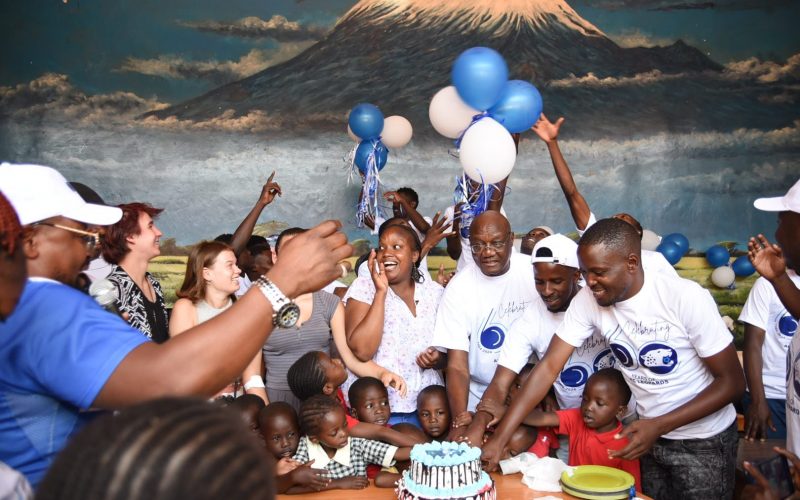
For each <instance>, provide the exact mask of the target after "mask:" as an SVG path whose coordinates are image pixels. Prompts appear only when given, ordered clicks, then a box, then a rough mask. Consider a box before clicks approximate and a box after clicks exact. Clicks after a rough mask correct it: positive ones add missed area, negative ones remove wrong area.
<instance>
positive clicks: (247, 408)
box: [228, 394, 265, 436]
mask: <svg viewBox="0 0 800 500" xmlns="http://www.w3.org/2000/svg"><path fill="white" fill-rule="evenodd" d="M264 406H265V405H264V400H263V399H261V398H260V397H258V396H256V395H255V394H245V395H244V396H240V397H238V398H236V399H234V400H233V401H232V402H231V403H230V404H229V405H228V408H229V409H231V410H233V411H235V412H237V413H238V414H239V415H240V416H241V417H242V420H244V423H245V425H247V428H248V429H250V432H252V433H254V434H256V435H258V436H260V432H259V425H258V412H259V411H260V410H261V409H262V408H264Z"/></svg>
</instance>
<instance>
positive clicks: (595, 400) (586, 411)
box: [523, 368, 641, 491]
mask: <svg viewBox="0 0 800 500" xmlns="http://www.w3.org/2000/svg"><path fill="white" fill-rule="evenodd" d="M630 398H631V390H630V388H629V387H628V384H626V383H625V379H624V378H622V373H620V371H619V370H617V369H615V368H604V369H602V370H598V371H597V372H595V373H594V374H593V375H592V376H591V377H589V380H588V381H587V382H586V387H585V388H584V390H583V400H582V401H581V407H580V409H578V408H573V409H571V410H559V411H555V412H543V411H539V410H534V411H533V412H531V414H530V415H528V416H527V417H526V418H525V420H523V423H525V424H527V425H533V426H539V427H542V426H545V427H546V426H553V427H558V431H557V433H558V434H566V435H568V436H569V465H605V466H607V467H614V468H616V469H621V470H624V471H626V472H628V473H630V474H631V475H632V476H633V478H634V479H635V480H636V489H637V490H639V491H641V478H640V475H639V461H638V460H623V459H621V458H611V457H610V456H609V453H610V452H611V451H616V450H621V449H622V448H624V447H625V446H627V444H628V440H627V439H626V438H621V439H617V438H616V436H617V435H618V434H620V433H621V432H622V423H621V422H620V421H619V419H620V418H622V416H623V415H624V414H625V411H626V409H627V402H628V401H629V400H630Z"/></svg>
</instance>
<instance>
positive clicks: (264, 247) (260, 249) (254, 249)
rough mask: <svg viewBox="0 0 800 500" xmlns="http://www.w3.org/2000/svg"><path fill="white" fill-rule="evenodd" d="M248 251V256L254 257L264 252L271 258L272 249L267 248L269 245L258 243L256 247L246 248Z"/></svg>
mask: <svg viewBox="0 0 800 500" xmlns="http://www.w3.org/2000/svg"><path fill="white" fill-rule="evenodd" d="M247 249H248V250H249V251H250V254H251V255H252V256H253V257H255V256H256V255H259V254H262V253H264V252H269V253H270V257H272V247H271V246H269V243H258V244H257V245H253V246H251V247H247Z"/></svg>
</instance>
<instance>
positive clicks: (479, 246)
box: [469, 233, 512, 254]
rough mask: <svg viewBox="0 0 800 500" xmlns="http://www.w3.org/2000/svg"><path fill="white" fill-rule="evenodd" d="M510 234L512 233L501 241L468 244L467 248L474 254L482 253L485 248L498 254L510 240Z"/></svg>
mask: <svg viewBox="0 0 800 500" xmlns="http://www.w3.org/2000/svg"><path fill="white" fill-rule="evenodd" d="M511 234H512V233H508V236H506V239H504V240H503V241H492V242H490V243H474V244H470V245H469V248H470V249H471V250H472V253H474V254H480V253H483V251H484V250H486V249H487V248H491V249H492V250H494V251H495V252H499V251H500V250H502V249H503V247H504V246H506V244H507V243H508V240H509V239H510V238H511Z"/></svg>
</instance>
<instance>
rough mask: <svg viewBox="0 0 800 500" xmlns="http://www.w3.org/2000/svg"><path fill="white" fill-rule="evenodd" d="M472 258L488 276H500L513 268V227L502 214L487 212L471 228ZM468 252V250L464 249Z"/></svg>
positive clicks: (477, 218) (478, 217) (473, 222)
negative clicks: (511, 258) (511, 259)
mask: <svg viewBox="0 0 800 500" xmlns="http://www.w3.org/2000/svg"><path fill="white" fill-rule="evenodd" d="M469 243H470V250H471V251H472V258H473V259H474V260H475V263H476V264H477V265H478V267H479V268H480V270H481V272H482V273H483V274H484V275H486V276H500V275H502V274H505V273H506V272H507V271H508V270H509V269H510V267H511V261H510V257H511V245H513V244H514V238H513V237H512V235H511V225H510V224H509V223H508V219H506V218H505V217H503V215H502V214H501V213H500V212H495V211H493V210H487V211H486V212H483V213H482V214H480V215H479V216H477V217H475V219H474V220H473V221H472V225H470V227H469ZM464 250H466V249H464Z"/></svg>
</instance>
